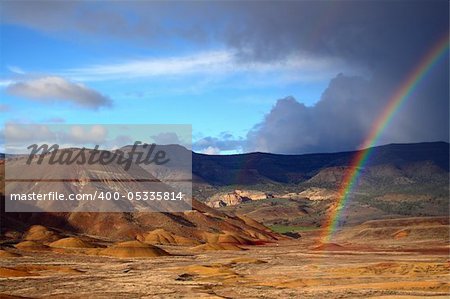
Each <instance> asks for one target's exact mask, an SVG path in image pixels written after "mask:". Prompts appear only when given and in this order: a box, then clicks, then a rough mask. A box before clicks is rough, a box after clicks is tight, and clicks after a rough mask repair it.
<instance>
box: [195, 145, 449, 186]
mask: <svg viewBox="0 0 450 299" xmlns="http://www.w3.org/2000/svg"><path fill="white" fill-rule="evenodd" d="M356 153H357V152H356V151H349V152H340V153H326V154H306V155H278V154H267V153H249V154H239V155H227V156H219V155H215V156H213V155H204V154H197V153H193V156H192V173H193V174H194V175H195V176H196V177H198V178H200V179H202V180H203V181H204V182H207V183H209V184H211V185H216V186H226V185H252V184H260V183H270V182H272V183H273V182H277V183H283V184H286V183H287V184H298V183H301V182H304V181H306V180H308V179H310V178H312V177H313V176H315V175H316V174H318V173H319V172H320V171H321V170H323V169H325V168H330V167H347V166H349V165H350V163H351V161H352V158H353V157H354V156H355V154H356ZM425 161H427V162H429V163H431V164H433V165H435V166H436V167H438V168H440V169H442V170H444V171H447V172H448V171H449V143H447V142H428V143H410V144H388V145H383V146H378V147H375V148H374V149H373V151H372V153H371V156H370V158H369V160H368V162H367V164H366V165H365V166H367V167H373V166H379V165H390V166H392V167H395V168H404V167H406V166H408V165H412V164H414V163H418V162H425Z"/></svg>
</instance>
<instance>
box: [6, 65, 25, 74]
mask: <svg viewBox="0 0 450 299" xmlns="http://www.w3.org/2000/svg"><path fill="white" fill-rule="evenodd" d="M7 68H8V70H9V71H10V72H12V73H15V74H18V75H24V74H25V71H24V70H22V69H21V68H20V67H18V66H8V67H7Z"/></svg>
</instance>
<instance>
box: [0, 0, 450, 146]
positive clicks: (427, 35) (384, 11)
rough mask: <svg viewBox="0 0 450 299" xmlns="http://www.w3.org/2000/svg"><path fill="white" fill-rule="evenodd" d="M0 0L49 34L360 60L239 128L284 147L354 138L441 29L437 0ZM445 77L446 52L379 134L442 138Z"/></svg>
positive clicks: (253, 139)
mask: <svg viewBox="0 0 450 299" xmlns="http://www.w3.org/2000/svg"><path fill="white" fill-rule="evenodd" d="M1 6H2V19H3V22H6V23H12V24H19V25H25V26H29V27H32V28H34V29H38V30H42V31H46V32H50V33H53V34H62V33H65V32H68V31H69V32H70V31H72V32H78V33H80V35H79V38H82V37H83V36H84V35H86V36H97V37H98V38H99V40H101V37H106V38H111V37H113V38H117V39H122V40H124V41H127V42H135V43H136V44H138V45H142V46H146V45H148V44H152V45H160V46H162V47H164V46H165V47H168V46H170V41H173V40H175V39H177V38H181V39H184V40H185V41H186V42H190V43H192V45H197V46H198V47H200V48H202V49H203V48H205V47H209V46H210V45H211V46H213V47H216V46H217V45H223V46H225V47H227V48H229V49H232V50H234V51H235V53H236V55H237V57H238V58H240V59H242V60H243V61H246V62H248V61H251V60H255V61H258V60H260V61H262V60H263V61H267V60H280V59H283V58H285V57H286V56H289V55H291V54H295V55H303V56H304V57H325V58H328V57H331V58H340V59H344V60H345V61H347V62H349V63H350V64H352V65H356V66H358V67H361V68H364V69H367V70H368V74H369V76H366V77H365V78H362V77H349V76H346V75H345V74H344V75H341V76H337V77H336V78H334V79H332V80H331V82H330V84H329V87H328V88H327V90H326V91H325V92H324V93H323V95H322V97H321V100H320V101H319V102H318V103H317V104H316V105H315V106H314V107H305V106H304V105H303V104H301V103H299V102H297V101H295V100H294V99H292V98H287V99H282V100H279V101H278V102H277V103H276V105H275V106H274V107H273V109H272V111H270V113H269V114H267V115H266V117H265V118H264V120H263V121H262V122H261V123H260V124H258V125H256V126H255V127H254V128H253V129H252V130H251V131H250V132H249V134H248V142H247V150H264V151H272V152H286V153H287V152H298V153H300V152H310V151H331V150H344V149H354V148H355V147H358V146H359V145H360V144H361V143H362V141H363V140H364V138H365V136H367V134H368V132H369V130H370V128H371V127H372V126H373V121H374V120H375V119H376V116H377V113H380V112H381V110H382V108H383V107H384V106H385V105H386V104H387V101H388V100H389V98H390V97H391V94H392V93H393V92H394V91H395V90H396V88H397V86H398V85H400V84H401V82H403V80H405V78H406V77H407V76H408V74H409V73H410V72H411V70H412V69H413V68H414V66H415V65H417V63H418V62H419V61H420V59H421V57H423V55H424V54H425V53H426V52H427V51H428V50H429V49H430V48H431V47H432V46H433V44H435V43H436V42H437V40H439V39H440V38H442V36H444V35H446V34H448V29H449V21H448V19H449V3H448V1H445V0H444V1H314V2H313V1H286V2H280V1H277V2H275V1H273V2H269V1H247V2H234V1H229V2H209V1H205V2H203V1H196V2H176V3H174V2H153V1H136V2H131V1H127V2H93V1H89V2H84V1H83V2H75V1H70V2H64V3H61V2H56V1H51V2H50V1H49V2H36V1H33V3H31V4H30V3H29V2H24V1H15V2H13V1H3V2H2V4H1ZM34 6H35V7H34ZM99 20H101V21H99ZM62 35H64V34H62ZM339 72H340V70H336V74H337V73H339ZM330 79H331V78H330ZM448 84H449V72H448V55H447V57H445V59H443V60H442V61H440V64H439V65H438V66H436V69H434V70H432V72H431V73H430V75H429V76H428V77H427V78H426V80H425V81H424V82H423V84H422V85H421V86H419V88H418V89H417V91H416V92H415V93H414V94H413V95H412V96H411V97H410V98H409V99H408V100H407V102H406V103H405V105H404V107H403V108H402V110H401V111H400V113H398V114H397V115H396V116H395V118H394V120H393V122H392V124H391V125H390V126H389V127H388V129H387V131H386V132H384V133H383V135H382V138H381V140H380V142H412V141H425V140H448V135H449V134H448V130H449V128H448V119H449V103H448V99H449V92H448ZM284 96H286V95H280V97H284ZM298 100H301V99H298ZM222 141H223V142H225V141H227V140H225V139H221V138H220V137H219V138H214V137H207V138H204V139H203V140H202V141H201V142H204V143H205V144H206V143H208V144H209V146H214V147H215V148H216V147H218V145H220V142H222ZM228 144H230V142H229V140H228V141H227V143H226V144H222V145H221V146H222V147H226V148H229V146H228ZM240 145H242V144H239V143H236V144H234V146H236V147H237V146H240Z"/></svg>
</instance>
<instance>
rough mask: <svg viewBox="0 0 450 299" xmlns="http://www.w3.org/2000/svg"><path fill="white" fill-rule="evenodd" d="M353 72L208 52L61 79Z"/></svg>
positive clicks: (315, 76) (327, 64)
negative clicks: (249, 59)
mask: <svg viewBox="0 0 450 299" xmlns="http://www.w3.org/2000/svg"><path fill="white" fill-rule="evenodd" d="M338 69H339V70H341V71H342V70H345V71H349V72H351V71H352V68H351V67H350V66H348V65H346V64H345V63H344V62H343V61H342V60H340V59H337V58H323V57H322V58H319V57H312V56H302V55H299V54H296V55H290V56H287V57H285V58H283V59H278V60H270V61H245V60H242V59H240V58H239V57H238V56H237V55H236V53H234V52H233V51H225V50H223V51H210V52H202V53H197V54H193V55H185V56H174V57H164V58H142V59H137V60H131V61H125V62H121V63H111V64H102V65H92V66H87V67H83V68H74V69H69V70H67V71H65V72H63V75H64V76H67V77H70V78H75V79H77V80H81V81H95V80H114V79H125V78H131V79H133V78H145V77H158V76H183V75H193V74H202V75H214V74H216V75H227V74H228V75H232V74H237V73H244V74H245V73H248V74H254V73H258V74H266V73H274V72H277V73H281V74H283V76H282V77H283V78H285V79H286V80H288V81H316V80H323V79H329V78H330V77H333V76H335V75H336V70H338Z"/></svg>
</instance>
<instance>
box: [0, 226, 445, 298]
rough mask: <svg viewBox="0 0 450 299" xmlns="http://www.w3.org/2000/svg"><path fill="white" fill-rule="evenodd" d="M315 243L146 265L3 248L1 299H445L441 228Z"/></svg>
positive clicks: (181, 249)
mask: <svg viewBox="0 0 450 299" xmlns="http://www.w3.org/2000/svg"><path fill="white" fill-rule="evenodd" d="M396 226H402V228H401V229H399V228H398V227H397V231H395V230H396V228H395V227H396ZM403 227H404V228H403ZM381 231H383V232H381ZM399 231H403V233H399ZM380 232H381V233H380ZM445 233H446V234H445ZM319 236H320V232H319V231H310V232H304V233H302V237H301V238H299V239H292V240H282V241H277V242H271V243H267V244H265V245H253V246H240V247H241V249H242V248H243V249H245V250H211V251H210V250H201V251H199V250H196V249H192V248H193V247H189V246H170V245H169V246H159V247H160V248H162V249H164V250H165V251H166V252H168V253H170V254H172V255H170V256H164V255H161V256H155V257H147V258H130V257H126V256H122V257H119V256H120V254H116V255H114V254H112V255H113V256H112V257H106V256H99V255H97V254H96V253H95V250H97V249H98V248H82V247H80V248H68V247H65V248H63V246H61V248H54V247H48V248H47V247H46V248H36V247H32V246H31V247H26V246H25V247H21V246H17V247H21V249H18V248H16V247H14V246H9V245H8V244H6V245H5V244H4V245H5V246H4V250H3V251H2V252H1V268H0V277H1V278H0V289H1V293H2V294H3V295H2V298H3V297H4V298H16V297H14V296H17V297H18V298H22V297H25V298H28V297H31V298H36V297H37V298H194V297H195V298H423V297H433V298H448V297H447V296H448V294H449V292H450V279H449V278H450V272H449V271H450V260H449V246H448V222H447V221H446V220H445V219H443V218H438V219H432V218H428V219H420V218H416V219H409V220H400V222H398V221H397V220H389V221H387V220H383V221H378V222H377V221H372V222H368V223H366V224H363V225H360V226H357V227H354V228H352V229H347V230H344V231H342V232H341V233H338V235H337V236H336V238H335V239H336V242H338V243H329V244H321V245H318V244H320V242H319ZM358 236H363V237H364V238H363V239H362V241H360V239H359V238H358ZM69 243H70V242H69ZM86 244H87V243H86ZM73 246H75V245H73ZM133 246H134V245H133ZM133 246H130V247H133ZM85 247H87V246H85ZM89 247H90V246H89ZM137 247H139V246H137ZM194 248H195V247H194ZM216 249H217V248H216ZM222 249H223V248H222ZM229 249H236V248H229ZM101 250H104V249H101ZM156 255H157V254H156ZM19 296H20V297H19Z"/></svg>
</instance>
